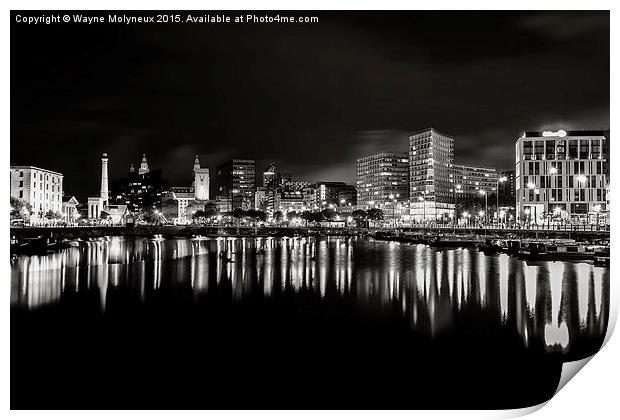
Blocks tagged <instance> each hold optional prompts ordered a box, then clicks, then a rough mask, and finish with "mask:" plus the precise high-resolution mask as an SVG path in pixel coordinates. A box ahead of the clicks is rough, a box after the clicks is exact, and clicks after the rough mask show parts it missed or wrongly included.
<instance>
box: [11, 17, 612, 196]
mask: <svg viewBox="0 0 620 420" xmlns="http://www.w3.org/2000/svg"><path fill="white" fill-rule="evenodd" d="M174 13H179V12H174ZM213 13H214V12H211V14H213ZM16 14H21V15H37V14H40V13H37V12H27V13H20V12H13V13H12V16H13V17H12V20H11V21H12V23H11V164H25V165H35V166H41V167H43V168H46V169H51V170H56V171H60V172H63V173H64V174H65V180H64V189H65V193H66V194H70V195H76V197H77V198H78V199H79V200H80V201H84V200H85V199H86V197H87V196H88V195H98V193H99V186H100V184H99V183H100V166H99V165H100V163H99V158H100V154H101V153H102V152H108V153H109V156H110V178H111V179H116V178H120V177H123V176H124V175H125V173H126V172H127V170H128V168H129V165H130V163H132V162H133V163H134V164H135V165H136V166H138V165H139V161H140V158H141V156H142V153H146V154H147V157H148V159H149V163H150V165H151V167H152V168H161V169H163V172H164V177H166V178H168V179H169V180H170V184H171V185H189V183H190V182H191V170H192V163H193V158H194V155H196V154H199V155H200V158H201V162H202V163H203V166H208V167H209V168H210V169H211V173H212V174H213V172H214V170H215V167H216V166H217V165H218V164H219V163H222V162H223V161H225V160H226V159H227V158H230V157H233V156H234V157H240V158H254V159H256V160H257V173H260V172H262V171H263V170H264V169H265V168H266V166H267V164H268V163H269V162H276V163H277V165H278V167H279V169H280V170H281V171H285V172H292V173H293V174H294V176H295V177H296V178H297V179H307V180H311V181H313V182H314V181H319V180H325V181H328V180H330V181H346V182H351V183H353V182H354V181H355V159H356V157H359V156H361V155H363V154H365V153H369V152H373V151H379V150H394V151H399V150H401V151H406V150H407V146H408V141H407V133H408V132H410V131H415V130H419V129H423V128H427V127H430V126H433V127H435V128H436V129H438V130H440V131H442V132H445V133H447V134H450V135H452V136H454V138H455V151H456V159H457V160H458V161H460V162H464V163H471V164H479V165H483V166H484V165H486V166H497V167H498V168H499V169H503V168H509V167H514V141H515V140H516V139H517V138H518V137H519V135H520V133H521V132H522V131H524V130H542V129H559V128H564V129H581V128H601V129H607V128H609V65H610V64H609V48H610V46H609V13H608V12H537V13H522V12H501V13H498V12H474V11H468V12H329V13H320V12H305V13H302V14H303V15H307V16H318V17H319V23H318V24H304V25H299V24H237V25H235V24H228V25H215V24H174V25H124V24H116V25H113V24H99V25H92V26H86V25H77V24H52V25H36V26H34V25H25V24H17V23H15V19H14V16H15V15H16ZM93 14H96V15H100V14H104V15H107V14H108V12H105V13H93ZM181 14H182V15H184V14H183V13H181ZM195 14H200V13H195ZM228 14H229V15H230V16H234V15H236V14H237V13H235V12H229V13H228ZM256 14H260V13H258V12H257V13H256ZM274 14H275V13H274Z"/></svg>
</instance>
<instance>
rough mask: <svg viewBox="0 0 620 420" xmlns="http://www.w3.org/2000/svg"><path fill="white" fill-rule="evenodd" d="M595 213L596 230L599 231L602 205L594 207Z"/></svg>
mask: <svg viewBox="0 0 620 420" xmlns="http://www.w3.org/2000/svg"><path fill="white" fill-rule="evenodd" d="M594 211H595V212H596V229H597V230H598V215H599V213H600V212H601V205H600V204H596V205H595V206H594Z"/></svg>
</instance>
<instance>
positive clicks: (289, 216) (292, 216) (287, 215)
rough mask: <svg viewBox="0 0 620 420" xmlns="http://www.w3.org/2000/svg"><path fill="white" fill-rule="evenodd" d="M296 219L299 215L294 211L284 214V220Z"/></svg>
mask: <svg viewBox="0 0 620 420" xmlns="http://www.w3.org/2000/svg"><path fill="white" fill-rule="evenodd" d="M296 217H299V214H298V213H297V212H296V211H293V210H291V211H289V212H287V213H286V218H287V219H289V220H291V219H295V218H296Z"/></svg>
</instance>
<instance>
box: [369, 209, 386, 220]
mask: <svg viewBox="0 0 620 420" xmlns="http://www.w3.org/2000/svg"><path fill="white" fill-rule="evenodd" d="M367 214H368V218H369V219H370V220H383V217H384V214H383V210H381V209H370V210H368V212H367Z"/></svg>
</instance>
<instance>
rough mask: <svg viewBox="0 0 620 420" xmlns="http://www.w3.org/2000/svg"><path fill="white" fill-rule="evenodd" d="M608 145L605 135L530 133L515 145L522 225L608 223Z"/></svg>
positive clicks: (594, 131) (562, 132) (517, 189)
mask: <svg viewBox="0 0 620 420" xmlns="http://www.w3.org/2000/svg"><path fill="white" fill-rule="evenodd" d="M607 143H608V139H607V138H606V136H605V132H604V131H601V130H575V131H564V130H559V131H542V132H540V131H526V132H524V133H523V134H522V135H521V137H520V138H519V139H517V141H516V144H515V160H516V166H515V186H516V196H517V215H518V217H519V221H520V222H521V223H525V224H549V223H579V224H581V223H584V224H586V223H588V224H594V223H596V221H599V222H600V223H608V220H609V219H608V212H609V208H608V197H607V191H608V186H609V178H608V174H609V154H608V150H609V146H608V144H607Z"/></svg>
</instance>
